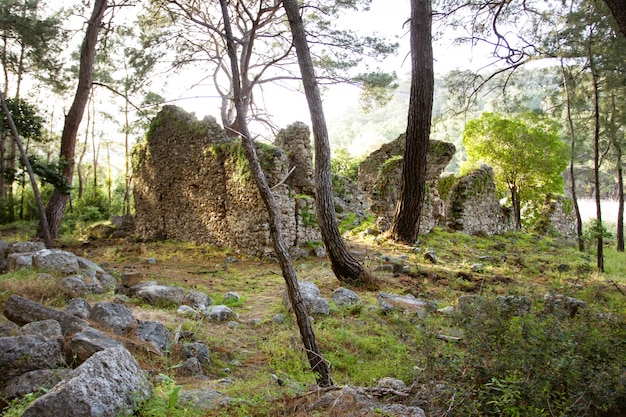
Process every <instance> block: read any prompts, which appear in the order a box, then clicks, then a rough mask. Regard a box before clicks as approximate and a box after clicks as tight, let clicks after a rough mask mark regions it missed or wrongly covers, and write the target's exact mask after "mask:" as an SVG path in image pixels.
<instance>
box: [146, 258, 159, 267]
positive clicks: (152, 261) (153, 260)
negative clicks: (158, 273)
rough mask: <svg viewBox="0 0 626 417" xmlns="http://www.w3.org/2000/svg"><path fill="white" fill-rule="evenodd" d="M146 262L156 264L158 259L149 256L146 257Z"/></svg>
mask: <svg viewBox="0 0 626 417" xmlns="http://www.w3.org/2000/svg"><path fill="white" fill-rule="evenodd" d="M146 263H147V264H148V265H156V263H157V260H156V258H148V259H146Z"/></svg>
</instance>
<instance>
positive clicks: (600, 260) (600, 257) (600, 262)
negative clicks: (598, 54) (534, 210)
mask: <svg viewBox="0 0 626 417" xmlns="http://www.w3.org/2000/svg"><path fill="white" fill-rule="evenodd" d="M588 52H589V68H590V69H591V79H592V83H593V119H594V121H593V122H594V130H593V184H594V188H595V199H596V221H597V224H596V226H597V230H596V261H597V262H596V264H597V267H598V270H599V271H600V272H604V236H603V234H604V233H603V232H604V227H603V226H604V225H603V224H602V205H601V203H602V194H601V193H600V86H599V85H598V73H597V71H596V68H595V62H594V60H593V53H592V51H591V40H590V42H589V51H588Z"/></svg>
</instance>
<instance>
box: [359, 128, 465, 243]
mask: <svg viewBox="0 0 626 417" xmlns="http://www.w3.org/2000/svg"><path fill="white" fill-rule="evenodd" d="M404 148H405V135H404V134H402V135H400V136H399V137H398V139H396V140H394V141H392V142H389V143H386V144H385V145H383V146H381V147H380V149H378V150H377V151H374V152H373V153H372V154H370V155H369V156H368V157H367V158H366V159H365V160H364V161H363V162H361V164H360V165H359V187H360V188H361V190H363V192H364V193H365V194H366V195H367V198H368V203H369V209H370V211H371V212H372V213H373V214H374V215H375V216H377V218H378V219H377V226H378V228H379V229H380V230H381V231H384V230H386V229H388V228H389V225H390V224H391V220H392V219H393V215H394V211H395V208H396V202H397V201H398V198H399V197H400V187H401V180H402V157H403V155H404ZM455 151H456V148H455V147H454V145H453V144H451V143H447V142H441V141H435V140H431V141H430V143H429V150H428V157H427V158H428V164H427V166H426V185H427V187H428V188H427V190H428V192H427V193H426V195H425V202H426V204H424V206H423V208H422V213H421V220H420V228H419V230H420V233H422V234H423V233H428V232H430V231H431V230H432V228H433V227H434V226H435V225H436V224H438V223H439V221H440V219H441V218H442V216H443V201H442V200H441V198H439V192H438V191H437V184H438V181H439V176H440V175H441V173H442V172H443V171H444V170H445V168H446V166H447V165H448V163H449V162H450V161H451V160H452V157H453V156H454V153H455Z"/></svg>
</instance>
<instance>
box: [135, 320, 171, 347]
mask: <svg viewBox="0 0 626 417" xmlns="http://www.w3.org/2000/svg"><path fill="white" fill-rule="evenodd" d="M135 335H136V336H137V337H138V338H140V339H142V340H145V341H146V342H150V343H151V344H152V345H153V346H154V347H156V348H157V349H158V350H159V352H166V351H168V350H170V347H171V344H172V342H171V340H170V332H169V330H167V327H165V326H164V325H163V323H159V322H156V321H144V322H142V323H140V324H139V326H137V328H136V329H135Z"/></svg>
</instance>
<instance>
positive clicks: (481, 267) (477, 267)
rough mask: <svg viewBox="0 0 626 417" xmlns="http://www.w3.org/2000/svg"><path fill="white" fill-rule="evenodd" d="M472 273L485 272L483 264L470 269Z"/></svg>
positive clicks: (477, 264) (474, 265)
mask: <svg viewBox="0 0 626 417" xmlns="http://www.w3.org/2000/svg"><path fill="white" fill-rule="evenodd" d="M470 271H472V272H474V273H475V274H480V273H482V272H485V268H484V267H483V264H480V263H476V264H473V265H472V266H471V267H470Z"/></svg>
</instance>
